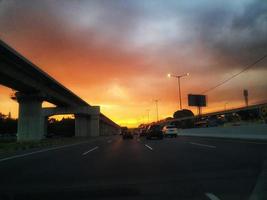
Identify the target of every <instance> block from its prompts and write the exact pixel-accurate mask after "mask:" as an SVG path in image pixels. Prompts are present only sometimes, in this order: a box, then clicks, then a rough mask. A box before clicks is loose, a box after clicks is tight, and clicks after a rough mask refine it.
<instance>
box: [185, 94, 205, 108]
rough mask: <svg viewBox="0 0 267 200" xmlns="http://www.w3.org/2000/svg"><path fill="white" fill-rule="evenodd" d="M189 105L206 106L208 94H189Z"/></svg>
mask: <svg viewBox="0 0 267 200" xmlns="http://www.w3.org/2000/svg"><path fill="white" fill-rule="evenodd" d="M188 105H189V106H197V107H205V106H206V105H207V102H206V95H201V94H188Z"/></svg>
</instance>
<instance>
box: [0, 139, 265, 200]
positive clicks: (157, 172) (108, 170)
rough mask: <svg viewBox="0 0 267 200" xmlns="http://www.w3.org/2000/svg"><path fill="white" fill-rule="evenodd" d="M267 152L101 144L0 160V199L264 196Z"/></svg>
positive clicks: (257, 145)
mask: <svg viewBox="0 0 267 200" xmlns="http://www.w3.org/2000/svg"><path fill="white" fill-rule="evenodd" d="M266 150H267V143H264V142H262V143H261V142H253V141H241V140H222V139H204V138H196V137H194V138H193V137H177V138H165V139H163V140H146V139H144V138H142V139H138V138H134V139H133V140H130V139H129V140H122V138H121V137H119V136H112V137H106V138H101V139H98V140H94V141H90V142H87V143H83V144H79V145H73V146H67V147H63V148H56V149H48V150H41V151H38V152H36V153H31V152H27V153H26V154H19V155H16V156H13V157H10V158H7V159H3V158H2V159H0V199H27V200H31V199H64V200H68V199H77V200H80V199H153V200H154V199H190V200H191V199H197V200H199V199H200V200H201V199H204V200H210V199H211V200H218V199H219V200H228V199H229V200H231V199H233V200H239V199H241V200H244V199H251V198H250V196H251V195H252V194H255V193H256V194H259V193H260V190H262V189H263V186H262V182H264V180H263V175H264V174H265V173H264V170H265V168H266V167H264V165H265V161H266V160H267V156H266V153H267V152H266ZM262 199H264V197H262Z"/></svg>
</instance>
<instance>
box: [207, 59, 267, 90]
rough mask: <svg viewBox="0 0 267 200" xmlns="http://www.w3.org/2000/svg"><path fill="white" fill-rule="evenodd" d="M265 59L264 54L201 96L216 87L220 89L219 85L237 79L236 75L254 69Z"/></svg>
mask: <svg viewBox="0 0 267 200" xmlns="http://www.w3.org/2000/svg"><path fill="white" fill-rule="evenodd" d="M266 57H267V54H265V55H264V56H262V57H261V58H259V59H258V60H256V61H255V62H253V63H252V64H250V65H248V66H246V67H245V68H244V69H242V70H241V71H240V72H238V73H236V74H234V75H232V76H231V77H229V78H227V79H225V80H224V81H222V82H220V83H219V84H217V85H215V86H213V87H211V88H209V89H208V90H206V91H204V92H202V94H206V93H208V92H210V91H212V90H214V89H216V88H217V87H220V86H221V85H223V84H225V83H227V82H228V81H230V80H232V79H233V78H235V77H237V76H238V75H240V74H242V73H243V72H245V71H247V70H249V69H250V68H252V67H254V66H255V65H256V64H258V63H259V62H261V61H262V60H264V59H265V58H266Z"/></svg>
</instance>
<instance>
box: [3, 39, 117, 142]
mask: <svg viewBox="0 0 267 200" xmlns="http://www.w3.org/2000/svg"><path fill="white" fill-rule="evenodd" d="M0 84H2V85H4V86H7V87H9V88H12V89H14V90H16V91H17V92H16V93H15V99H16V100H17V102H18V103H19V117H18V133H17V137H18V140H19V141H24V140H40V139H42V138H44V135H45V134H46V121H47V117H49V116H51V115H59V114H74V115H75V135H76V136H81V137H86V136H99V135H106V134H109V133H115V132H118V131H119V129H120V127H119V126H118V125H117V124H116V123H114V122H113V121H112V120H110V119H109V118H107V117H106V116H104V115H103V114H101V113H100V107H99V106H91V105H89V104H88V103H87V102H85V101H84V100H82V99H81V98H80V97H78V96H77V95H76V94H74V93H73V92H71V91H70V90H69V89H67V88H66V87H64V86H63V85H62V84H60V83H59V82H58V81H56V80H55V79H54V78H52V77H51V76H49V75H48V74H47V73H45V72H44V71H42V70H41V69H40V68H38V67H37V66H36V65H34V64H33V63H31V62H30V61H29V60H27V59H26V58H25V57H23V56H22V55H20V54H19V53H18V52H16V51H15V50H14V49H12V48H11V47H10V46H8V45H7V44H6V43H4V42H3V41H1V40H0ZM43 101H47V102H50V103H52V104H54V105H56V106H57V107H55V108H42V102H43Z"/></svg>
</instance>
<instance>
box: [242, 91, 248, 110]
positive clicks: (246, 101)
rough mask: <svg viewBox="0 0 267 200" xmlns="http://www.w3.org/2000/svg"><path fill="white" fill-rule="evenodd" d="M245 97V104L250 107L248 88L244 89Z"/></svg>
mask: <svg viewBox="0 0 267 200" xmlns="http://www.w3.org/2000/svg"><path fill="white" fill-rule="evenodd" d="M243 95H244V99H245V104H246V106H247V107H248V90H244V91H243Z"/></svg>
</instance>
